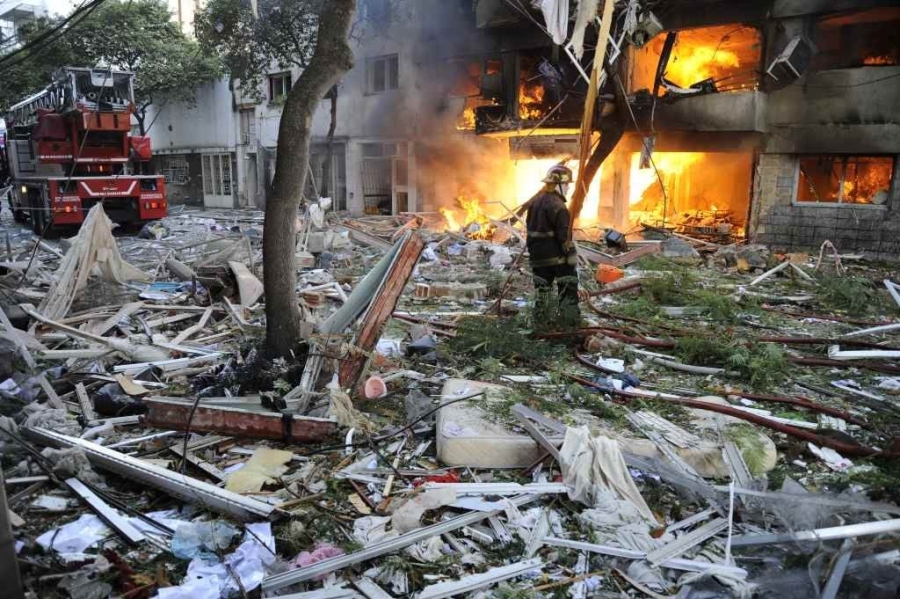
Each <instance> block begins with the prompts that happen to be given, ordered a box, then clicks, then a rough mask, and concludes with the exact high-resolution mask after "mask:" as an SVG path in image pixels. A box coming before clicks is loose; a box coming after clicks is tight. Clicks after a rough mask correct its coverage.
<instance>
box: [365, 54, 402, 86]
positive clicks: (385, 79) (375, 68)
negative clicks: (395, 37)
mask: <svg viewBox="0 0 900 599" xmlns="http://www.w3.org/2000/svg"><path fill="white" fill-rule="evenodd" d="M398 87H400V59H399V57H398V56H397V55H396V54H390V55H388V56H379V57H378V58H370V59H369V61H368V63H367V64H366V91H367V92H368V93H370V94H380V93H382V92H384V91H387V90H389V89H397V88H398Z"/></svg>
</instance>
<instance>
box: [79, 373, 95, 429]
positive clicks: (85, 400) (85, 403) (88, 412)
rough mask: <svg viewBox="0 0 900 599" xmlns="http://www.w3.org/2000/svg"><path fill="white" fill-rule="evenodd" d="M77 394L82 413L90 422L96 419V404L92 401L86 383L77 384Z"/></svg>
mask: <svg viewBox="0 0 900 599" xmlns="http://www.w3.org/2000/svg"><path fill="white" fill-rule="evenodd" d="M75 396H76V397H77V398H78V403H79V404H80V405H81V413H82V414H84V417H85V419H86V420H87V421H88V422H90V421H91V420H96V419H97V414H96V412H94V404H93V403H91V398H90V397H88V394H87V390H86V389H85V388H84V383H78V384H76V385H75Z"/></svg>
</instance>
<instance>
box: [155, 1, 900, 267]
mask: <svg viewBox="0 0 900 599" xmlns="http://www.w3.org/2000/svg"><path fill="white" fill-rule="evenodd" d="M404 4H405V5H407V8H406V9H403V10H400V9H398V8H397V7H398V6H400V5H404ZM573 4H574V3H573ZM648 4H652V5H651V8H652V10H653V11H654V13H655V18H656V20H657V21H656V22H658V23H659V24H661V29H662V31H660V27H659V26H654V23H653V22H650V24H649V27H648V28H646V29H641V31H640V32H639V33H640V35H638V34H637V33H638V32H633V33H631V34H628V35H625V34H624V33H623V31H622V23H623V22H624V20H623V19H617V20H616V24H615V25H614V27H613V36H612V38H613V43H611V44H610V46H609V48H608V53H607V58H608V61H609V62H610V64H611V65H612V72H613V73H615V77H613V78H611V79H610V81H609V82H608V83H607V84H606V85H605V86H604V87H603V88H602V90H601V100H602V101H601V102H600V106H601V108H600V109H599V110H598V113H597V114H596V115H595V118H594V123H595V125H596V127H597V128H598V129H603V128H604V127H605V126H606V125H607V124H609V123H614V122H616V120H617V119H618V120H619V122H621V119H622V118H624V122H625V124H624V127H625V133H624V135H623V136H622V138H621V140H620V141H619V142H618V144H617V145H616V148H615V151H614V152H613V153H612V154H610V155H609V156H608V157H607V158H606V159H605V161H604V163H603V167H602V169H601V171H600V172H599V173H598V174H597V176H596V177H595V178H594V180H593V183H592V186H591V189H590V191H589V193H588V197H587V201H586V205H585V207H584V209H583V210H582V213H581V223H580V226H581V227H582V229H583V230H584V231H583V233H582V234H584V235H586V236H589V237H593V238H596V236H597V235H598V234H599V231H598V229H599V228H600V227H614V228H617V229H619V230H621V231H629V232H631V231H635V232H637V231H640V230H642V229H643V228H644V227H645V226H649V227H656V228H666V229H670V230H674V231H678V232H684V233H687V234H691V235H699V236H703V237H707V238H712V239H716V240H725V239H735V238H742V237H746V238H747V239H749V240H752V241H759V242H763V243H769V244H773V245H775V246H777V247H780V248H784V249H799V248H812V247H815V246H817V245H819V244H821V242H822V241H824V240H825V239H830V240H831V241H833V242H834V243H835V245H837V247H839V248H841V249H844V250H848V251H857V250H863V251H865V252H866V253H867V254H868V255H872V256H883V257H896V256H897V255H900V234H898V233H900V177H898V175H897V156H898V155H900V125H898V124H897V123H900V85H898V81H900V64H898V62H900V50H898V47H900V43H898V41H897V37H896V35H895V32H896V30H897V27H898V25H900V8H897V7H896V6H895V4H896V3H895V2H889V1H886V0H859V1H857V2H853V3H848V2H846V1H844V0H795V1H791V2H780V1H779V2H775V1H757V0H754V1H750V0H739V1H737V2H734V1H730V2H726V1H724V0H704V1H702V2H697V1H688V0H669V1H667V2H665V3H648ZM359 6H360V19H361V24H360V28H359V29H358V31H359V32H360V36H359V37H358V39H357V40H355V41H354V43H356V47H355V53H356V58H357V60H356V66H355V67H354V68H353V70H352V71H351V72H349V73H348V74H347V76H346V77H345V78H344V80H343V81H342V82H341V84H340V86H339V95H338V99H337V102H336V106H337V114H338V121H337V128H336V130H335V135H334V139H333V140H332V142H331V143H327V142H326V134H327V132H328V130H329V125H330V121H331V119H330V116H331V103H330V102H329V101H323V103H322V105H321V108H320V109H319V110H318V111H317V113H316V115H315V118H314V121H313V133H314V136H313V144H312V153H313V160H312V165H311V166H312V171H313V175H314V176H313V177H312V179H311V180H312V181H315V183H316V189H312V188H310V190H309V192H310V193H311V194H312V193H316V192H317V191H318V192H323V191H324V192H327V194H328V195H331V196H333V197H334V200H335V206H336V208H337V209H342V210H347V211H349V212H351V213H355V214H398V213H401V212H429V213H433V214H434V215H435V216H438V215H441V214H443V215H444V218H445V220H446V221H447V226H448V227H450V228H456V227H455V226H454V225H458V226H459V227H463V228H465V227H466V226H467V225H470V224H472V223H475V224H478V225H479V227H476V228H477V229H478V230H481V229H480V226H481V225H484V226H485V227H486V228H489V223H490V221H491V219H494V220H496V219H503V218H505V217H506V216H508V215H509V213H510V211H512V210H515V208H516V207H517V206H519V205H520V204H521V203H522V202H524V201H525V200H527V199H528V198H529V197H531V196H532V195H533V194H534V193H535V192H536V191H537V190H538V188H539V187H540V178H541V175H542V174H543V173H544V172H545V171H546V169H547V168H548V167H549V166H551V165H553V164H555V163H557V162H559V161H563V160H569V161H570V162H569V165H570V166H572V165H574V164H575V163H576V162H577V161H574V160H571V159H572V158H573V157H574V156H576V155H577V154H578V143H577V134H578V130H579V127H580V124H581V119H582V112H583V107H584V96H585V92H586V89H587V82H586V79H587V77H588V72H589V65H590V61H591V59H592V57H593V51H594V47H595V45H596V35H597V31H596V28H595V27H593V26H591V27H589V28H588V37H587V39H586V40H585V49H586V51H585V55H584V57H583V58H582V59H581V60H577V59H575V57H574V53H573V50H572V48H571V47H569V46H568V44H567V45H564V46H556V45H554V44H553V42H552V40H551V39H550V37H549V36H548V35H547V33H546V32H545V31H544V30H543V29H542V27H543V26H542V22H543V21H542V15H541V13H540V11H537V10H532V9H531V3H530V2H526V1H525V0H421V1H416V2H412V1H411V0H409V1H407V2H405V3H404V2H397V1H396V0H391V1H388V0H360V2H359ZM641 18H642V19H643V18H644V17H643V16H642V17H641ZM572 27H573V22H570V24H569V28H570V29H569V30H570V33H571V29H572ZM641 27H643V25H641ZM657 74H659V75H660V76H659V77H657ZM297 76H298V73H297V72H293V71H291V72H285V71H280V70H278V68H277V67H276V66H274V65H273V71H272V72H271V73H268V74H267V77H266V78H265V79H266V83H265V89H263V90H262V92H263V96H265V97H266V98H267V101H264V102H259V101H258V100H254V99H251V98H249V97H247V96H243V95H242V94H241V92H240V86H239V85H230V84H229V85H225V84H222V85H217V86H214V88H215V89H213V90H209V93H208V94H207V93H206V92H204V93H202V94H200V95H199V96H198V97H199V98H200V101H199V102H198V106H197V107H196V108H194V109H191V108H184V107H175V106H169V107H166V108H164V109H163V114H161V115H160V119H159V121H160V122H159V124H158V125H157V126H156V127H155V128H154V130H153V131H152V135H153V137H154V148H159V152H160V159H159V160H160V161H162V162H163V164H161V165H160V167H161V170H162V172H165V173H167V182H168V185H167V186H168V187H170V188H171V189H172V195H173V197H178V195H179V189H181V188H182V186H183V188H184V191H185V195H191V194H192V193H193V194H196V195H201V194H202V195H201V198H202V201H203V202H204V203H205V204H207V205H244V204H249V205H252V204H257V205H259V204H261V203H263V202H264V198H265V192H266V188H267V186H268V182H269V181H270V178H271V175H272V171H273V168H272V165H273V164H274V158H275V149H276V148H275V146H276V138H277V131H278V123H279V120H280V110H281V107H280V104H279V101H280V98H282V97H283V95H284V94H285V93H286V90H288V89H290V85H291V84H292V82H295V81H296V80H297ZM619 86H621V88H622V90H623V91H624V95H625V97H626V98H627V106H618V107H615V105H616V104H617V102H615V101H614V100H615V95H616V91H617V89H618V87H619ZM223 94H224V95H223ZM207 96H209V101H208V102H207ZM201 142H202V143H201ZM198 158H199V160H198ZM201 183H202V186H201ZM192 185H193V186H194V188H196V191H194V192H192V191H191V190H192V189H193V188H192V187H191V186H192ZM201 187H202V189H200V188H201Z"/></svg>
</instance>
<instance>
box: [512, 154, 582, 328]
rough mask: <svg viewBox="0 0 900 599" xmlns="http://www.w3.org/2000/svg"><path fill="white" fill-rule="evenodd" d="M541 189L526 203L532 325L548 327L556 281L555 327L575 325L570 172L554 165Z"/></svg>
mask: <svg viewBox="0 0 900 599" xmlns="http://www.w3.org/2000/svg"><path fill="white" fill-rule="evenodd" d="M543 182H544V187H543V189H542V190H541V191H540V192H539V193H538V194H537V195H535V196H534V197H533V198H532V199H531V200H529V203H528V214H527V216H526V219H525V222H526V226H527V229H528V255H529V257H530V261H531V272H532V275H533V276H534V288H535V296H536V298H535V322H536V323H538V324H549V321H548V319H549V318H550V317H551V315H550V314H549V300H550V296H551V294H552V291H553V283H554V282H556V286H557V291H558V294H557V295H558V298H559V320H560V322H559V324H562V325H564V326H566V325H567V326H577V325H578V323H579V322H580V320H581V315H580V314H579V311H578V272H577V271H576V269H575V267H576V264H577V257H576V254H575V244H574V243H572V241H570V240H569V218H570V217H569V209H568V208H566V193H567V192H568V190H569V184H570V183H571V182H572V170H571V169H569V168H568V167H566V166H563V165H561V164H558V165H556V166H554V167H552V168H551V169H550V170H549V171H548V172H547V176H545V177H544V179H543Z"/></svg>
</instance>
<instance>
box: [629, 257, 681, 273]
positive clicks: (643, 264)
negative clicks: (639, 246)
mask: <svg viewBox="0 0 900 599" xmlns="http://www.w3.org/2000/svg"><path fill="white" fill-rule="evenodd" d="M634 266H635V267H637V268H638V269H639V270H664V271H672V270H676V269H678V268H679V265H677V264H675V263H674V262H672V261H670V260H667V259H666V258H663V257H662V256H658V255H650V256H642V257H640V258H638V259H637V261H636V262H635V263H634Z"/></svg>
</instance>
